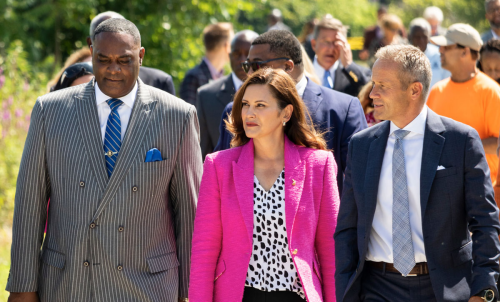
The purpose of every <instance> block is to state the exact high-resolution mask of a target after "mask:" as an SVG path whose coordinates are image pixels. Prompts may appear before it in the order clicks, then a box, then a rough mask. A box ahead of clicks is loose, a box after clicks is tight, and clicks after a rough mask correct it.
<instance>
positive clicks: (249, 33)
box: [231, 29, 259, 51]
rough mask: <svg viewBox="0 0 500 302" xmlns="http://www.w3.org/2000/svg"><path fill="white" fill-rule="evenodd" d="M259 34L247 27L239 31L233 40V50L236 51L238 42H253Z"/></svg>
mask: <svg viewBox="0 0 500 302" xmlns="http://www.w3.org/2000/svg"><path fill="white" fill-rule="evenodd" d="M258 36H259V34H258V33H256V32H254V31H253V30H249V29H245V30H242V31H240V32H237V33H236V34H235V35H234V38H233V40H232V41H231V51H234V47H235V46H236V44H237V42H248V43H252V42H253V40H255V39H256V38H257V37H258Z"/></svg>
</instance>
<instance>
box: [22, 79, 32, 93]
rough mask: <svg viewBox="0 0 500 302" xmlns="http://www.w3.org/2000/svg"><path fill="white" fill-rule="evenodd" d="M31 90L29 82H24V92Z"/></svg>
mask: <svg viewBox="0 0 500 302" xmlns="http://www.w3.org/2000/svg"><path fill="white" fill-rule="evenodd" d="M29 89H30V83H29V82H28V81H24V86H23V90H24V91H28V90H29Z"/></svg>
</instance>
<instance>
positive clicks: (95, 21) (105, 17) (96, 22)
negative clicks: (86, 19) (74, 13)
mask: <svg viewBox="0 0 500 302" xmlns="http://www.w3.org/2000/svg"><path fill="white" fill-rule="evenodd" d="M111 18H117V19H125V17H123V16H122V15H120V14H119V13H117V12H113V11H107V12H104V13H100V14H99V15H97V16H95V17H94V19H92V21H91V22H90V30H89V35H90V37H93V36H94V32H95V29H96V28H97V26H99V24H101V23H102V22H103V21H106V20H108V19H111Z"/></svg>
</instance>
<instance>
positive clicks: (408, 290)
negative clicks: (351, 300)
mask: <svg viewBox="0 0 500 302" xmlns="http://www.w3.org/2000/svg"><path fill="white" fill-rule="evenodd" d="M363 270H364V272H363V276H362V279H361V301H365V302H382V301H383V302H392V301H394V302H401V301H405V302H435V301H437V300H436V297H435V296H434V291H433V290H432V284H431V278H430V276H429V275H419V276H409V277H403V276H402V275H401V274H397V273H391V272H385V271H382V270H378V269H376V268H372V267H370V266H369V265H366V266H365V268H364V269H363Z"/></svg>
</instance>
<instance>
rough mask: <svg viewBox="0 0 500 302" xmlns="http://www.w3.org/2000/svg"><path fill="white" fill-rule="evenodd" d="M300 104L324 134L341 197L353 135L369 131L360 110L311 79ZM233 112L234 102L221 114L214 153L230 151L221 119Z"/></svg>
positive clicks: (353, 101)
mask: <svg viewBox="0 0 500 302" xmlns="http://www.w3.org/2000/svg"><path fill="white" fill-rule="evenodd" d="M303 100H304V103H305V105H306V107H307V109H308V110H309V114H310V115H311V118H312V119H313V122H314V125H315V126H316V129H318V130H319V131H321V132H324V131H326V134H325V140H326V143H327V146H328V149H330V150H333V155H334V157H335V161H336V163H337V167H338V173H337V184H338V188H339V194H340V193H342V184H343V179H344V177H343V173H344V170H345V167H346V161H347V149H348V147H349V141H350V140H351V137H352V136H353V134H354V133H356V132H358V131H361V130H363V129H365V128H366V127H368V126H367V124H366V118H365V114H364V112H363V108H362V107H361V103H360V102H359V100H358V98H356V97H352V96H350V95H347V94H345V93H341V92H338V91H335V90H332V89H328V88H326V87H322V86H320V85H318V84H316V83H314V82H313V81H311V80H310V79H307V86H306V89H305V90H304V96H303ZM232 109H233V102H231V103H229V104H228V105H227V106H226V109H224V113H222V119H221V123H220V125H219V132H220V137H219V141H218V142H217V146H216V147H215V149H214V152H216V151H220V150H226V149H229V147H230V143H231V139H232V135H231V133H229V131H227V130H226V127H225V124H224V119H226V118H227V116H228V114H230V113H231V110H232Z"/></svg>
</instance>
